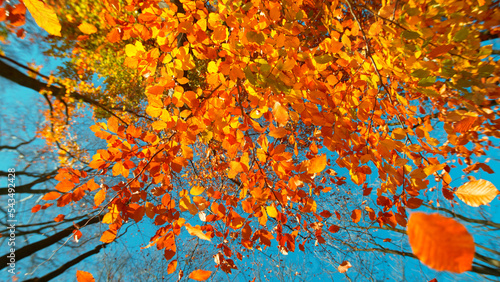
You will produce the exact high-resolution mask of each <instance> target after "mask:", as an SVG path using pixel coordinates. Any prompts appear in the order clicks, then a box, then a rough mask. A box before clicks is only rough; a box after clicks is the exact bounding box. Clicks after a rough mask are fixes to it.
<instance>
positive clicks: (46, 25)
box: [23, 0, 61, 36]
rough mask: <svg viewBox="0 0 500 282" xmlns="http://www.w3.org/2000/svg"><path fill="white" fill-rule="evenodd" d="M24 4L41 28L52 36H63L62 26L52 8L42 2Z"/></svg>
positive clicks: (36, 0)
mask: <svg viewBox="0 0 500 282" xmlns="http://www.w3.org/2000/svg"><path fill="white" fill-rule="evenodd" d="M23 3H24V5H25V6H26V8H27V9H28V11H30V14H31V16H33V18H34V19H35V22H36V23H37V24H38V25H39V26H40V27H41V28H43V29H45V31H47V32H48V33H50V34H52V35H57V36H61V24H60V23H59V20H58V19H57V15H56V13H55V12H54V9H53V8H52V7H50V6H49V5H47V4H45V3H44V2H43V1H40V0H24V1H23Z"/></svg>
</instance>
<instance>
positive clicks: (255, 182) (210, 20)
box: [0, 0, 500, 281]
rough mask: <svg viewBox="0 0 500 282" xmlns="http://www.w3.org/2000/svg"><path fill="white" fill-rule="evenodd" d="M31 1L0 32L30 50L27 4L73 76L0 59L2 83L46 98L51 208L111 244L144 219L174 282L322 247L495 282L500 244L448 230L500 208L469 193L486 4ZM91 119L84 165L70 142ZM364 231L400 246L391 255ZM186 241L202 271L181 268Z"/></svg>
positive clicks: (494, 15) (478, 140) (475, 184)
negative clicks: (98, 226) (53, 166)
mask: <svg viewBox="0 0 500 282" xmlns="http://www.w3.org/2000/svg"><path fill="white" fill-rule="evenodd" d="M23 3H24V4H22V3H18V4H12V3H8V2H5V3H3V2H2V3H1V5H2V9H3V10H2V11H3V13H4V14H5V16H0V20H1V21H2V22H3V25H2V28H3V30H5V31H6V32H7V33H9V34H14V33H15V34H17V35H18V36H22V34H23V32H24V31H23V30H22V24H23V22H24V17H25V12H26V10H25V9H24V7H26V8H27V10H28V11H29V12H30V13H31V15H32V16H33V18H34V19H35V21H36V22H37V24H38V25H39V26H40V27H42V28H43V29H44V30H46V31H47V32H48V33H49V34H50V35H49V36H47V37H45V38H44V39H43V40H44V44H47V46H48V48H47V51H46V53H45V54H46V55H47V56H54V57H57V58H65V59H66V60H67V61H66V63H65V65H64V66H61V68H60V69H59V72H58V74H56V75H52V76H46V77H45V76H43V77H42V79H43V80H38V79H36V78H29V77H26V76H22V75H21V74H20V72H19V70H17V69H16V68H14V66H13V65H12V62H10V63H6V62H4V61H2V60H0V63H1V65H0V66H1V68H0V70H1V71H2V72H1V73H0V75H1V76H3V77H5V78H7V79H9V80H11V81H14V82H16V83H18V84H20V85H23V86H25V87H29V88H31V89H33V90H35V91H39V92H40V93H41V94H42V95H44V98H45V100H46V103H47V105H48V110H47V111H46V118H47V120H48V121H49V123H48V124H47V126H46V127H45V128H42V129H41V130H39V135H40V136H43V138H44V140H45V142H46V143H47V145H48V146H52V147H53V148H54V149H55V150H57V151H58V152H60V154H61V155H62V156H70V158H64V157H62V158H61V160H60V166H61V168H60V169H59V170H58V172H57V175H56V176H55V178H54V179H56V180H57V181H59V182H58V184H57V185H56V186H55V187H54V189H55V190H54V191H50V192H48V193H47V194H45V195H44V197H43V198H44V200H46V201H47V204H45V207H46V208H47V209H62V210H63V209H64V207H66V206H69V205H77V204H78V203H79V202H81V201H89V200H90V201H92V202H93V206H94V214H95V215H92V216H91V217H89V219H88V220H89V222H101V223H103V224H107V225H108V227H107V230H105V231H104V232H103V233H102V235H101V236H100V241H102V243H103V244H111V243H112V242H113V241H114V240H115V239H116V238H117V236H121V235H120V234H123V233H124V226H125V225H127V224H130V223H131V222H132V221H133V222H136V223H148V224H150V225H152V226H154V228H155V231H154V232H155V233H154V234H152V235H151V238H150V241H149V244H148V245H147V246H145V248H150V247H154V248H156V249H157V250H159V251H161V252H163V254H164V258H165V260H166V262H167V263H168V267H167V273H168V274H172V276H173V277H177V278H179V279H182V278H183V277H189V278H192V279H195V280H206V279H209V278H211V277H215V276H216V275H218V274H217V272H218V271H219V269H220V272H224V273H225V274H232V273H234V272H235V271H236V270H238V269H239V267H240V266H239V265H240V264H241V263H244V261H245V259H246V255H247V254H248V253H249V252H253V251H254V250H259V251H262V252H263V253H265V252H266V251H269V250H271V249H272V250H274V251H279V253H281V254H283V255H286V254H289V253H291V252H301V251H302V252H304V251H305V250H306V248H307V249H311V248H315V247H318V248H319V249H321V248H323V250H324V248H326V247H328V246H331V244H332V243H333V242H340V243H341V244H342V245H343V248H344V249H342V250H339V248H337V249H335V248H330V250H329V252H336V251H339V252H340V251H342V252H356V253H357V254H359V253H361V252H376V251H381V252H385V253H391V254H395V255H401V256H410V257H414V258H418V259H419V260H420V261H421V262H422V263H424V264H425V265H427V266H429V267H430V268H433V269H435V270H439V271H450V272H455V273H463V272H466V271H469V272H473V273H477V274H481V275H490V276H500V272H499V270H498V269H499V268H500V263H499V259H498V251H497V250H495V246H492V247H491V246H490V247H488V246H485V245H484V244H485V243H484V242H483V240H482V239H481V238H473V237H472V236H471V235H470V233H469V232H468V231H467V229H466V227H464V225H463V224H462V223H460V222H458V221H457V220H454V219H451V218H449V215H450V214H451V215H454V216H455V217H457V218H458V219H459V220H461V221H463V222H465V223H467V222H468V223H473V224H475V223H481V224H482V223H484V224H485V225H484V227H488V228H493V229H494V228H497V227H495V226H498V223H495V222H494V221H493V220H490V219H488V218H487V219H482V220H483V221H478V220H481V219H478V218H476V217H474V216H470V215H468V214H465V215H456V213H455V212H454V210H455V207H457V206H461V205H468V206H472V207H478V206H481V205H487V204H489V203H491V202H492V201H494V200H495V198H497V196H498V194H499V191H498V189H497V188H496V187H495V185H494V184H492V183H491V182H490V181H487V180H485V179H478V180H475V179H474V178H472V175H477V176H478V178H480V176H481V175H483V174H482V173H481V171H482V172H484V173H488V174H492V173H493V169H492V168H491V167H490V166H489V165H488V160H487V158H488V157H490V156H493V157H494V156H496V155H497V154H498V138H499V137H500V135H499V130H498V129H499V126H500V123H499V111H498V102H499V99H500V97H499V95H498V93H500V92H499V90H500V89H499V76H498V74H499V71H500V67H499V65H498V63H497V62H496V61H495V56H494V55H495V54H498V51H497V50H493V47H492V45H487V44H485V43H488V42H486V41H488V40H496V39H497V38H498V34H499V32H500V28H499V26H500V25H499V21H500V20H499V18H498V14H499V12H500V11H499V5H500V4H499V3H498V1H489V0H479V1H476V0H464V1H443V0H438V1H417V0H412V1H407V2H405V3H402V2H400V1H389V0H387V1H381V2H379V1H350V0H340V1H338V0H335V1H269V0H266V1H258V0H254V1H179V0H172V1H165V0H161V1H157V0H144V1H137V0H127V1H119V0H109V1H91V0H89V1H79V2H78V3H69V4H68V3H61V2H59V1H52V2H51V1H46V2H43V1H40V0H26V1H23ZM1 14H2V12H0V15H1ZM490 43H491V42H490ZM2 58H3V59H4V60H5V59H6V57H5V56H4V57H2ZM16 71H17V72H16ZM31 72H33V71H31ZM19 78H23V79H19ZM96 79H101V81H100V84H99V85H95V81H96ZM82 107H83V108H84V109H83V110H82ZM87 109H90V110H92V113H93V115H92V119H93V121H94V124H93V125H92V126H90V127H89V132H92V133H93V134H95V136H96V137H97V138H99V139H101V140H102V143H103V146H102V147H100V148H97V149H96V150H95V151H94V150H88V151H87V150H85V147H84V146H82V145H84V144H81V143H79V142H78V140H70V139H68V138H67V133H68V131H69V130H70V129H71V126H70V124H71V122H72V121H76V120H78V116H79V115H80V114H81V113H82V112H83V111H85V110H87ZM74 153H76V155H75V154H74ZM90 155H91V158H90ZM85 158H88V159H85ZM70 159H78V160H81V161H80V162H79V163H81V164H84V165H83V167H82V166H77V165H75V163H74V162H71V161H69V160H70ZM464 175H467V176H470V179H469V180H468V181H464V180H462V176H464ZM52 203H55V204H56V205H54V206H50V204H52ZM41 207H42V205H39V206H35V207H34V209H33V211H34V212H36V211H37V210H39V209H40V208H41ZM410 210H418V211H416V212H412V213H410ZM429 210H431V211H432V213H431V214H427V213H424V212H422V211H429ZM376 230H385V231H387V232H393V233H399V234H407V235H408V242H409V246H407V247H405V248H400V249H391V248H387V247H386V246H385V245H382V243H388V242H390V240H389V239H390V238H381V237H378V236H377V235H375V233H374V232H375V231H376ZM79 232H80V231H79ZM346 232H347V233H348V234H349V237H347V238H346V237H344V235H345V234H346ZM350 232H351V233H352V234H351V233H350ZM492 232H493V231H492ZM393 233H391V234H393ZM124 236H125V235H124ZM352 236H355V237H356V238H361V239H360V240H354V239H353V237H352ZM192 237H194V238H196V240H205V241H209V242H210V245H209V246H211V247H204V248H205V249H204V250H205V251H206V252H210V254H211V255H212V256H213V261H214V264H213V265H212V266H211V267H210V266H208V267H204V268H203V269H202V268H199V269H194V270H193V269H189V273H184V269H188V268H185V266H186V265H187V264H188V263H189V260H186V259H185V258H186V257H185V255H188V254H185V253H184V251H183V250H182V249H181V248H180V246H181V245H182V242H183V241H185V240H189V238H191V239H192ZM405 238H406V237H405ZM386 239H387V240H386ZM380 240H382V243H381V242H380ZM405 240H406V239H405ZM474 242H476V243H474ZM365 243H366V244H365ZM207 244H208V243H207ZM315 245H317V246H315ZM476 246H477V247H478V248H477V249H476ZM479 249H482V250H484V251H487V252H488V255H486V256H485V255H484V254H483V253H482V251H479ZM336 259H337V258H336ZM474 259H475V260H474ZM338 264H339V266H338V269H337V271H338V272H340V273H348V271H352V270H348V269H349V267H351V266H352V267H353V269H356V268H357V269H358V271H361V269H362V267H361V266H356V265H355V264H352V263H351V262H350V261H349V260H345V261H338ZM358 273H359V272H358ZM346 275H347V274H346ZM77 277H78V279H79V280H82V281H88V280H90V279H92V278H91V277H92V275H91V274H90V273H88V272H85V271H79V272H78V273H77ZM346 277H348V276H346ZM85 279H87V280H85Z"/></svg>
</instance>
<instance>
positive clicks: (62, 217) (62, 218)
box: [54, 214, 64, 222]
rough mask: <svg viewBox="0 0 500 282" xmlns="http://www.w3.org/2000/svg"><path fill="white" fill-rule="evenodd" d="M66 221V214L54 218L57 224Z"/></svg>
mask: <svg viewBox="0 0 500 282" xmlns="http://www.w3.org/2000/svg"><path fill="white" fill-rule="evenodd" d="M63 220H64V214H60V215H58V216H56V217H55V218H54V221H55V222H61V221H63Z"/></svg>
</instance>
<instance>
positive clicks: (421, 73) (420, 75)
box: [411, 69, 430, 78]
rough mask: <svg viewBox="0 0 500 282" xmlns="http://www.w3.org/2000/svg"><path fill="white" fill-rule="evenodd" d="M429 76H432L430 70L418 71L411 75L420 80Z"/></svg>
mask: <svg viewBox="0 0 500 282" xmlns="http://www.w3.org/2000/svg"><path fill="white" fill-rule="evenodd" d="M429 74H430V72H429V71H428V70H425V69H418V70H414V71H413V72H412V73H411V76H414V77H418V78H424V77H428V76H429Z"/></svg>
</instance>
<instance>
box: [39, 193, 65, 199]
mask: <svg viewBox="0 0 500 282" xmlns="http://www.w3.org/2000/svg"><path fill="white" fill-rule="evenodd" d="M59 196H61V194H60V193H58V192H49V193H47V194H45V196H43V198H42V200H44V201H50V200H55V199H57V198H59Z"/></svg>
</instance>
